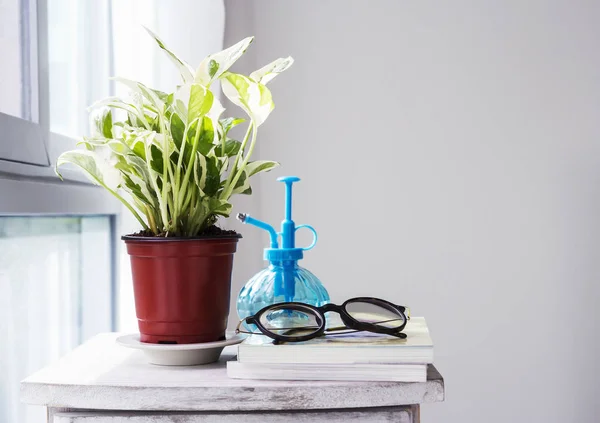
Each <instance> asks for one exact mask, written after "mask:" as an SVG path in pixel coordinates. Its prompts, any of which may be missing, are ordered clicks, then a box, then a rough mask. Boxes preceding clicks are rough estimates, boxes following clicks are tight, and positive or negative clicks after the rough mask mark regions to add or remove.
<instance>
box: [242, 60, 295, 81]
mask: <svg viewBox="0 0 600 423" xmlns="http://www.w3.org/2000/svg"><path fill="white" fill-rule="evenodd" d="M293 63H294V59H292V57H291V56H288V57H285V58H283V57H282V58H279V59H277V60H275V61H273V62H271V63H269V64H268V65H266V66H263V67H262V68H260V69H258V70H256V71H254V72H252V73H251V74H250V78H251V79H252V80H254V81H256V82H260V83H261V84H264V85H266V84H268V83H269V82H270V81H272V80H273V78H275V77H276V76H277V75H279V74H280V73H281V72H283V71H285V70H287V69H288V68H289V67H290V66H292V64H293Z"/></svg>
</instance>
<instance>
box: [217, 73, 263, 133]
mask: <svg viewBox="0 0 600 423" xmlns="http://www.w3.org/2000/svg"><path fill="white" fill-rule="evenodd" d="M221 87H222V89H223V93H224V94H225V95H226V96H227V98H228V99H229V100H230V101H231V102H232V103H234V104H236V105H237V106H240V107H241V108H242V109H244V111H245V112H246V113H248V116H250V117H251V118H252V120H253V121H254V123H255V124H256V126H257V127H258V126H260V125H262V124H263V123H264V121H265V120H266V119H267V117H269V114H270V113H271V111H272V110H273V109H274V108H275V105H274V104H273V99H272V98H271V91H269V89H268V88H267V87H266V86H265V85H263V84H260V83H258V82H255V81H253V80H252V79H250V78H248V77H247V76H244V75H240V74H236V73H231V72H227V73H225V74H224V75H223V77H222V78H221Z"/></svg>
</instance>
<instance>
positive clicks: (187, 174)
mask: <svg viewBox="0 0 600 423" xmlns="http://www.w3.org/2000/svg"><path fill="white" fill-rule="evenodd" d="M200 129H201V123H200V120H198V128H197V129H196V134H195V136H194V143H193V144H192V154H191V155H190V162H189V163H188V166H187V169H186V170H185V176H184V177H183V182H182V183H181V190H180V192H179V195H180V198H181V196H183V195H184V194H185V192H186V190H187V183H188V180H189V179H190V174H191V173H192V169H193V167H194V156H195V155H196V151H197V150H198V140H199V139H200Z"/></svg>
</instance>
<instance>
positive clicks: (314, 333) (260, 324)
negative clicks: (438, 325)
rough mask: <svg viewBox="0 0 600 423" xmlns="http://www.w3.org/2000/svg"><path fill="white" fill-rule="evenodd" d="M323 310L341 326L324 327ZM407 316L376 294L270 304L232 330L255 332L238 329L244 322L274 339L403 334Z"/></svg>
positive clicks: (299, 339)
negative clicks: (336, 316)
mask: <svg viewBox="0 0 600 423" xmlns="http://www.w3.org/2000/svg"><path fill="white" fill-rule="evenodd" d="M327 312H335V313H338V314H339V315H340V317H341V319H342V322H343V323H344V326H341V327H330V328H326V327H325V326H326V324H325V322H326V318H325V313H327ZM408 320H410V312H409V310H408V308H406V307H403V306H400V305H396V304H393V303H391V302H389V301H386V300H382V299H379V298H371V297H358V298H352V299H349V300H347V301H346V302H344V303H343V304H342V305H341V306H339V305H336V304H325V305H324V306H321V307H315V306H312V305H310V304H304V303H297V302H287V303H278V304H272V305H269V306H267V307H264V308H263V309H261V310H260V311H259V312H258V313H256V314H255V315H254V316H248V317H246V318H245V319H242V320H241V321H240V323H239V324H238V325H237V328H236V330H235V332H236V333H255V332H246V331H244V330H241V329H240V328H241V326H242V324H243V323H246V324H247V325H255V326H256V327H257V328H258V330H259V331H260V333H262V334H263V335H266V336H268V337H269V338H272V339H274V340H275V341H278V342H301V341H308V340H309V339H313V338H316V337H319V336H321V335H324V334H330V333H340V331H344V333H346V332H357V331H366V332H374V333H383V334H387V335H392V336H396V337H398V338H406V334H405V333H402V330H403V329H404V327H405V326H406V323H407V322H408ZM349 329H350V330H349Z"/></svg>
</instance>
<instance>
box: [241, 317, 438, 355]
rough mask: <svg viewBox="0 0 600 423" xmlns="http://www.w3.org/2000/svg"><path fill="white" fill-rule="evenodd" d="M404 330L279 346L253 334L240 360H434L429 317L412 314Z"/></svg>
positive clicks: (341, 335)
mask: <svg viewBox="0 0 600 423" xmlns="http://www.w3.org/2000/svg"><path fill="white" fill-rule="evenodd" d="M404 333H406V335H407V337H406V339H400V338H396V337H393V336H389V335H382V334H375V333H370V332H352V333H344V334H339V335H327V336H322V337H319V338H315V339H312V340H310V341H305V342H290V343H282V344H278V345H275V344H274V342H273V340H272V339H271V338H269V337H267V336H264V335H251V336H249V337H248V338H247V339H246V340H245V341H244V342H243V343H241V344H240V345H239V346H238V361H239V362H241V363H295V364H301V363H304V364H351V363H363V364H369V363H372V364H399V363H416V364H426V363H432V362H433V342H432V340H431V337H430V336H429V330H428V328H427V323H426V322H425V318H423V317H412V318H411V320H410V321H409V322H408V324H407V325H406V328H405V329H404Z"/></svg>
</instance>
